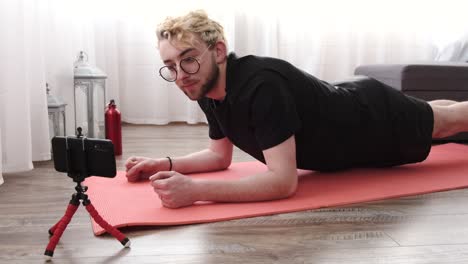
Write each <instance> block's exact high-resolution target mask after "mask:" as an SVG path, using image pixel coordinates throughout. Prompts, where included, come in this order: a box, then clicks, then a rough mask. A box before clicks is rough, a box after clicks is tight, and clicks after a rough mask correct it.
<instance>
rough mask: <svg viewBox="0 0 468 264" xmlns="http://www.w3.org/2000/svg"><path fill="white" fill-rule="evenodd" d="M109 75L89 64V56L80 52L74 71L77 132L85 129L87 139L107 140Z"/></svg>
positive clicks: (84, 133)
mask: <svg viewBox="0 0 468 264" xmlns="http://www.w3.org/2000/svg"><path fill="white" fill-rule="evenodd" d="M106 78H107V75H106V74H105V73H104V72H103V71H102V70H100V69H99V68H97V67H94V66H91V65H89V64H88V56H87V54H86V53H85V52H83V51H80V54H79V56H78V60H77V61H76V62H75V69H74V90H75V91H74V100H75V131H76V129H77V128H78V127H81V128H82V129H83V131H82V133H83V135H84V136H85V137H90V138H105V137H106V133H105V121H104V114H105V113H104V111H105V107H106Z"/></svg>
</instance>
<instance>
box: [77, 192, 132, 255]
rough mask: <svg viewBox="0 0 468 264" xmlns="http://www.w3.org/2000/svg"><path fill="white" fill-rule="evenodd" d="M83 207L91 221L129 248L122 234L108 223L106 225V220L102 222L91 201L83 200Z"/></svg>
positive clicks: (128, 241)
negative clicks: (91, 218)
mask: <svg viewBox="0 0 468 264" xmlns="http://www.w3.org/2000/svg"><path fill="white" fill-rule="evenodd" d="M83 205H84V206H85V207H86V210H88V212H89V214H90V215H91V216H92V217H93V219H94V220H95V221H96V223H98V224H99V225H100V226H101V227H102V228H104V229H105V230H106V231H107V232H108V233H109V234H111V235H112V236H113V237H115V238H116V239H117V240H119V241H120V243H121V244H122V245H123V246H125V247H130V240H129V239H128V238H127V237H125V235H124V234H122V232H120V231H119V230H117V228H115V227H113V226H111V225H110V224H109V223H107V221H106V220H104V219H103V218H102V217H101V216H100V215H99V213H98V212H97V211H96V208H94V206H93V205H92V204H91V201H90V200H89V199H88V200H85V201H83Z"/></svg>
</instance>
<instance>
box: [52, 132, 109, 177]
mask: <svg viewBox="0 0 468 264" xmlns="http://www.w3.org/2000/svg"><path fill="white" fill-rule="evenodd" d="M67 144H68V146H67ZM52 155H53V159H54V167H55V170H56V171H59V172H69V173H72V174H75V175H77V174H80V175H81V174H82V173H83V170H86V174H85V175H84V176H85V177H89V176H101V177H109V178H113V177H115V175H116V174H117V171H116V163H115V155H114V145H113V144H112V141H110V140H108V139H97V138H81V137H80V138H78V137H73V136H70V137H53V138H52ZM69 176H70V175H69Z"/></svg>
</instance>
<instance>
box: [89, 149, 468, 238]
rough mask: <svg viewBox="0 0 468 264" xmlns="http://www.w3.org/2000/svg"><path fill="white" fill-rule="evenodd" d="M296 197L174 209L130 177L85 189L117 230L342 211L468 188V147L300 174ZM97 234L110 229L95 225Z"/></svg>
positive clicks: (234, 173)
mask: <svg viewBox="0 0 468 264" xmlns="http://www.w3.org/2000/svg"><path fill="white" fill-rule="evenodd" d="M265 169H266V167H265V165H263V164H262V163H259V162H243V163H234V164H232V165H231V166H230V167H229V169H228V170H225V171H220V172H212V173H200V174H193V177H197V178H198V177H200V178H224V179H230V178H238V177H242V176H247V175H251V174H254V173H258V172H261V171H264V170H265ZM298 173H299V175H300V178H299V186H298V189H297V192H296V194H295V195H294V196H293V197H291V198H288V199H283V200H277V201H268V202H253V203H201V204H195V205H193V206H189V207H185V208H180V209H168V208H165V207H163V206H162V205H161V201H160V200H159V197H158V196H157V195H156V194H155V193H154V191H153V188H152V187H151V186H150V184H149V182H148V181H145V182H138V183H128V182H127V180H126V178H125V172H123V171H119V172H118V175H117V176H116V177H115V178H102V177H90V178H88V179H86V181H85V185H87V186H88V187H89V190H88V194H89V197H90V199H91V201H92V203H93V205H94V206H95V208H96V210H97V211H98V212H99V213H100V214H101V216H102V217H103V218H104V219H106V220H107V221H108V222H109V224H111V225H113V226H115V227H125V226H155V225H181V224H190V223H204V222H214V221H222V220H228V219H237V218H245V217H253V216H260V215H270V214H279V213H286V212H294V211H302V210H308V209H316V208H323V207H330V206H339V205H346V204H353V203H360V202H367V201H375V200H382V199H388V198H394V197H401V196H408V195H415V194H422V193H429V192H437V191H445V190H452V189H458V188H465V187H468V146H464V145H459V144H445V145H440V146H435V147H433V148H432V150H431V153H430V155H429V157H428V159H427V160H426V161H424V162H422V163H418V164H410V165H404V166H400V167H392V168H381V169H353V170H347V171H341V172H334V173H319V172H311V171H299V172H298ZM92 227H93V231H94V234H95V235H100V234H103V233H105V230H104V229H102V228H101V227H100V226H99V225H97V224H96V223H95V222H94V221H93V222H92Z"/></svg>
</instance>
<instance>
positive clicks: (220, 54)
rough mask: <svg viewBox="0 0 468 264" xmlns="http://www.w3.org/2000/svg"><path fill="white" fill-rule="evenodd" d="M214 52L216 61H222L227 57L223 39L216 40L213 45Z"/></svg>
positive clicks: (219, 62)
mask: <svg viewBox="0 0 468 264" xmlns="http://www.w3.org/2000/svg"><path fill="white" fill-rule="evenodd" d="M214 49H215V52H216V53H215V54H216V63H218V64H221V63H224V62H225V61H226V59H227V47H226V43H224V41H221V40H220V41H217V42H216V44H215V45H214Z"/></svg>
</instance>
